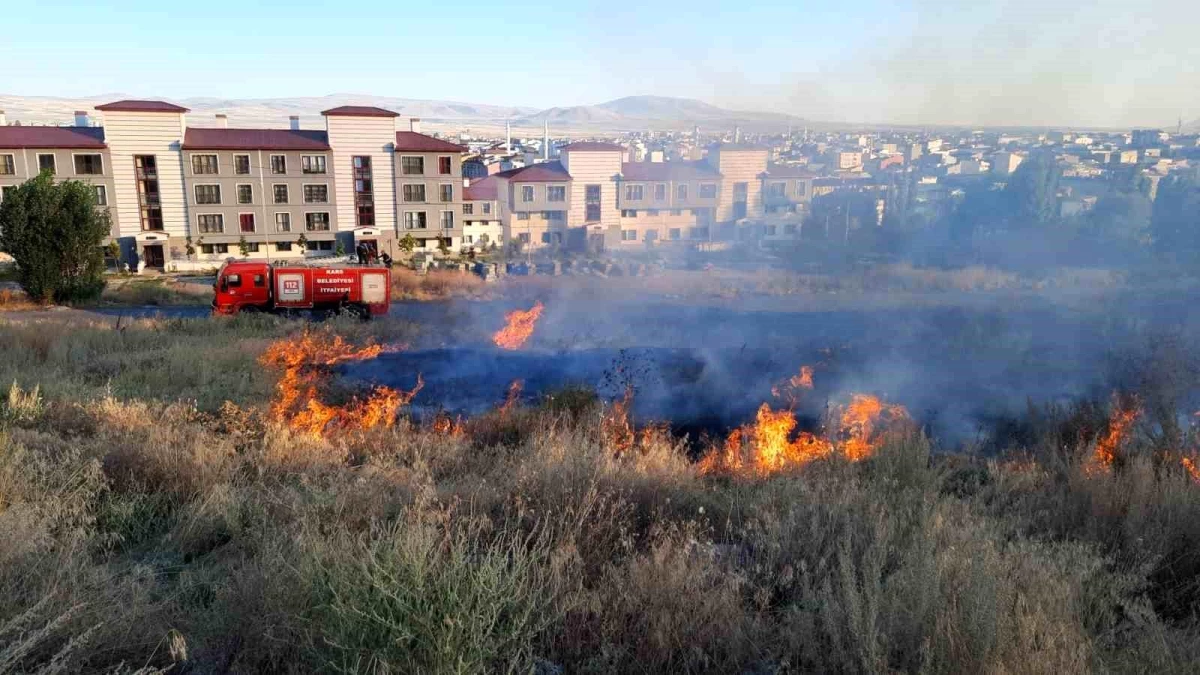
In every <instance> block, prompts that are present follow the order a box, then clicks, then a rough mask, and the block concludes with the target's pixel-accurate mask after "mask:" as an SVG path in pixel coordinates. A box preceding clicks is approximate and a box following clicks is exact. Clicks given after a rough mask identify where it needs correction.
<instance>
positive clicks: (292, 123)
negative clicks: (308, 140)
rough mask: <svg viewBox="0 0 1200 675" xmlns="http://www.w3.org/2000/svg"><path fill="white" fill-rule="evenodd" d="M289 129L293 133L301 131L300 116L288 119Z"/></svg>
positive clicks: (292, 116)
mask: <svg viewBox="0 0 1200 675" xmlns="http://www.w3.org/2000/svg"><path fill="white" fill-rule="evenodd" d="M288 128H289V129H291V130H292V131H300V116H299V115H291V116H289V117H288Z"/></svg>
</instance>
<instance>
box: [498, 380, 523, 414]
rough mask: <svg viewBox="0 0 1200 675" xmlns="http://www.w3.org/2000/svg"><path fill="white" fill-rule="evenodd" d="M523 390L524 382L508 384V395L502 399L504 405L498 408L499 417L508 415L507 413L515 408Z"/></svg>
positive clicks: (514, 381)
mask: <svg viewBox="0 0 1200 675" xmlns="http://www.w3.org/2000/svg"><path fill="white" fill-rule="evenodd" d="M524 388H525V381H524V380H513V381H512V382H510V383H509V385H508V394H507V395H506V396H505V397H504V403H503V404H501V406H500V408H499V410H500V415H501V416H502V417H503V416H505V415H508V413H509V412H510V411H511V410H512V409H513V408H514V407H516V405H517V402H518V401H520V400H521V390H522V389H524Z"/></svg>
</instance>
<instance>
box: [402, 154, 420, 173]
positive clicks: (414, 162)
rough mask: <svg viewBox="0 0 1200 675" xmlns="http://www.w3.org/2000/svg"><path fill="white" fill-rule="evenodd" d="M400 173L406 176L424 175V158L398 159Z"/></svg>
mask: <svg viewBox="0 0 1200 675" xmlns="http://www.w3.org/2000/svg"><path fill="white" fill-rule="evenodd" d="M400 173H402V174H404V175H406V176H423V175H425V158H424V157H401V158H400Z"/></svg>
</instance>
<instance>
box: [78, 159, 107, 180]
mask: <svg viewBox="0 0 1200 675" xmlns="http://www.w3.org/2000/svg"><path fill="white" fill-rule="evenodd" d="M103 173H104V160H103V159H102V158H101V157H100V155H75V175H77V176H99V175H101V174H103Z"/></svg>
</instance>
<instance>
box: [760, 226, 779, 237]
mask: <svg viewBox="0 0 1200 675" xmlns="http://www.w3.org/2000/svg"><path fill="white" fill-rule="evenodd" d="M763 231H764V232H765V233H766V235H767V236H768V237H774V236H775V232H776V229H775V226H774V225H767V226H765V227H763Z"/></svg>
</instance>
